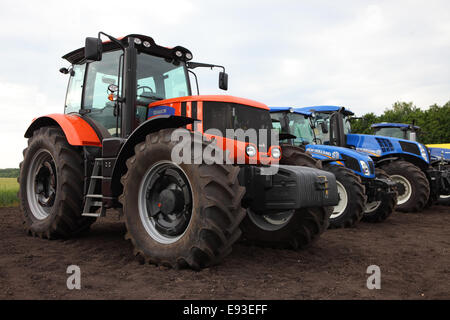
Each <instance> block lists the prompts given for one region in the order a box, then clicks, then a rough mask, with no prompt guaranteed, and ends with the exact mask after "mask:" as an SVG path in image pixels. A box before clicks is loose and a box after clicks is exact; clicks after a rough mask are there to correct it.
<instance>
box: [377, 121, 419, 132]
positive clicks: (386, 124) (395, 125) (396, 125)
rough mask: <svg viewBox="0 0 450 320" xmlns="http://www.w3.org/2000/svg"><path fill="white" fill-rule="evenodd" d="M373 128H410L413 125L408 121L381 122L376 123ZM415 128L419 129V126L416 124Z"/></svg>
mask: <svg viewBox="0 0 450 320" xmlns="http://www.w3.org/2000/svg"><path fill="white" fill-rule="evenodd" d="M370 127H371V128H410V127H412V125H410V124H406V123H390V122H381V123H374V124H373V125H371V126H370ZM414 129H416V130H419V129H420V127H419V126H414Z"/></svg>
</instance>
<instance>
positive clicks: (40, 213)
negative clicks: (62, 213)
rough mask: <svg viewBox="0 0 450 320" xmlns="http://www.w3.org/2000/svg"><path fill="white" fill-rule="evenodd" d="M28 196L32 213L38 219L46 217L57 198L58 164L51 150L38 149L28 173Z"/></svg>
mask: <svg viewBox="0 0 450 320" xmlns="http://www.w3.org/2000/svg"><path fill="white" fill-rule="evenodd" d="M26 185H27V198H28V204H29V206H30V209H31V213H32V214H33V216H34V217H35V218H36V219H38V220H43V219H46V218H47V217H48V216H49V215H50V210H51V208H52V207H53V205H54V203H55V200H56V190H57V174H56V165H55V161H54V160H53V157H52V155H51V154H50V152H48V151H47V150H44V149H40V150H38V151H37V152H36V153H35V155H34V156H33V158H32V160H31V163H30V167H29V170H28V175H27V184H26Z"/></svg>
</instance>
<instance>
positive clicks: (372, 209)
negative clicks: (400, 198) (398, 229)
mask: <svg viewBox="0 0 450 320" xmlns="http://www.w3.org/2000/svg"><path fill="white" fill-rule="evenodd" d="M375 176H376V177H377V178H382V179H389V175H388V174H387V173H386V172H385V171H383V170H381V169H379V168H376V169H375ZM396 203H397V194H396V193H393V194H385V195H384V196H383V199H381V200H380V201H373V202H370V203H367V204H366V207H365V210H364V215H363V218H362V220H363V221H364V222H382V221H385V220H386V219H387V218H389V216H390V215H391V214H392V212H394V208H395V205H396Z"/></svg>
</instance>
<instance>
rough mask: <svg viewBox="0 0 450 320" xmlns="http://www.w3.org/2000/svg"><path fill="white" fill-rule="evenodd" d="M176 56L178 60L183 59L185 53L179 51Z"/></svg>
mask: <svg viewBox="0 0 450 320" xmlns="http://www.w3.org/2000/svg"><path fill="white" fill-rule="evenodd" d="M175 55H176V56H177V57H178V58H181V57H182V56H183V52H181V51H179V50H177V51H175Z"/></svg>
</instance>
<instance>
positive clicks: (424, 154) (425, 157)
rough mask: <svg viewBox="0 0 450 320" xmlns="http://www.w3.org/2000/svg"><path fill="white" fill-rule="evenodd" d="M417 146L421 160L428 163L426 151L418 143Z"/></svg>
mask: <svg viewBox="0 0 450 320" xmlns="http://www.w3.org/2000/svg"><path fill="white" fill-rule="evenodd" d="M418 145H419V150H420V154H421V155H422V158H424V159H425V161H427V162H428V154H427V151H426V150H425V148H424V146H423V145H421V144H420V143H418Z"/></svg>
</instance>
